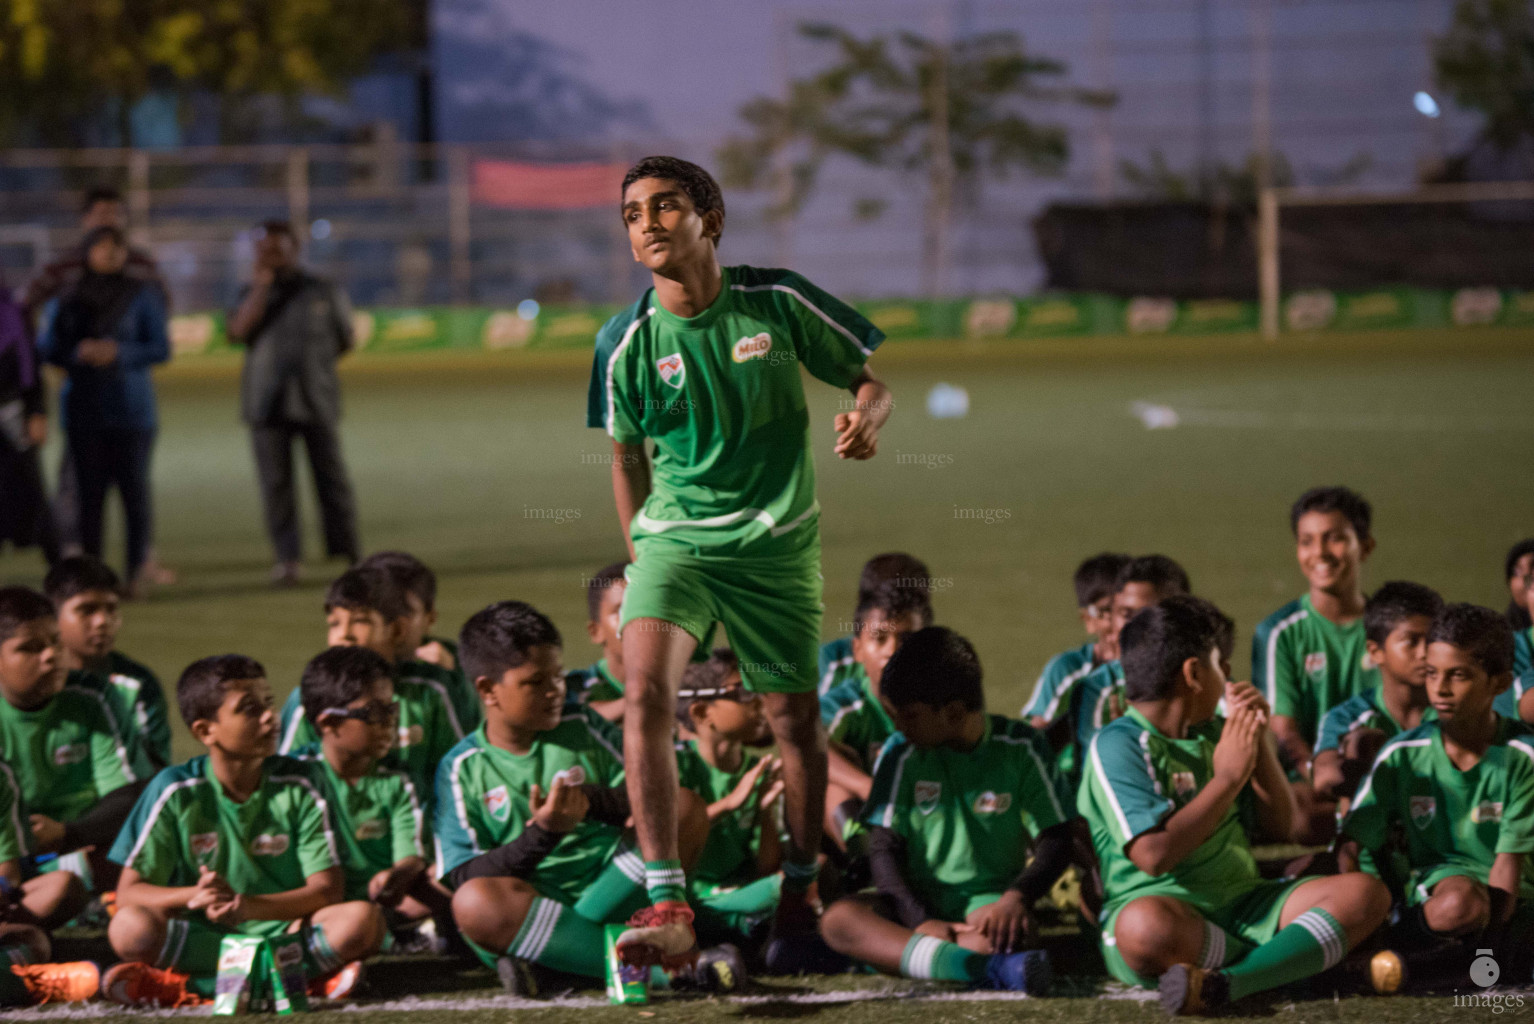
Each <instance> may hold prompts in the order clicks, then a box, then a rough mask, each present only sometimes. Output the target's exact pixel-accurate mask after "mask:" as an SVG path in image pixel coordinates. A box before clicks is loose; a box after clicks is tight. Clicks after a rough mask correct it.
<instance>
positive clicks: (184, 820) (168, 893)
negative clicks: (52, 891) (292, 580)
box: [101, 654, 384, 1006]
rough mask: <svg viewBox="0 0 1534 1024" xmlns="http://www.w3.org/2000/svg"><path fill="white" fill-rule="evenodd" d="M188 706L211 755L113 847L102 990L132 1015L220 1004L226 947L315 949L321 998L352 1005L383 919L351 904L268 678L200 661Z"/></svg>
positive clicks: (181, 771) (167, 774)
mask: <svg viewBox="0 0 1534 1024" xmlns="http://www.w3.org/2000/svg"><path fill="white" fill-rule="evenodd" d="M176 703H177V705H178V706H179V707H180V709H181V717H182V719H184V720H185V722H186V725H187V728H188V729H189V730H190V731H191V733H192V737H193V738H194V739H196V740H197V742H198V743H201V744H202V745H203V746H204V747H206V748H207V751H208V752H207V753H206V754H203V755H200V756H198V757H194V758H192V759H191V760H190V761H188V762H186V763H185V764H181V765H176V766H175V767H172V768H167V769H165V770H164V771H162V772H160V774H158V775H156V776H155V777H154V779H153V781H152V782H151V783H150V785H149V788H148V789H146V790H145V791H144V794H143V796H142V797H140V798H139V802H138V804H137V805H136V806H135V807H134V808H133V814H132V816H131V817H130V818H129V819H128V823H127V824H126V825H124V826H123V830H122V833H121V834H120V835H119V836H118V837H117V842H116V844H114V845H113V847H112V853H111V857H112V859H113V860H114V861H116V862H117V863H118V864H121V865H122V879H121V881H120V882H119V883H118V887H117V914H116V915H115V916H114V917H113V918H112V923H111V925H110V926H109V927H108V928H107V939H108V940H109V941H110V942H111V944H112V949H113V951H114V952H115V953H116V954H117V955H118V956H119V957H121V958H122V960H123V962H122V963H120V964H118V965H116V966H115V967H113V968H111V969H110V970H108V971H107V972H106V974H105V975H104V976H103V977H102V979H101V992H102V995H103V997H105V998H107V999H110V1000H112V1001H113V1002H116V1003H121V1004H122V1005H124V1006H144V1005H160V1006H182V1005H187V1004H192V1003H196V1002H199V1001H201V999H203V998H207V997H210V996H211V995H212V994H213V984H214V981H215V978H216V975H217V972H218V957H219V945H220V942H221V940H222V939H223V938H224V936H226V935H249V936H259V937H261V938H272V937H275V936H278V935H282V934H285V933H288V932H293V933H297V934H299V935H301V936H302V939H303V947H304V967H305V969H306V971H307V972H308V975H309V978H310V992H311V993H312V994H315V995H322V996H328V997H330V998H341V997H342V996H345V995H348V994H349V993H350V992H351V991H352V989H353V988H354V986H355V985H356V983H357V981H358V979H359V978H360V975H361V969H362V964H361V961H362V960H364V959H365V958H367V957H369V956H372V955H373V954H374V953H376V952H378V950H379V948H380V947H381V946H382V944H383V940H384V920H383V914H382V912H381V911H380V910H379V908H378V906H377V904H374V903H369V902H367V901H366V900H352V901H350V902H347V901H346V898H345V897H346V877H345V872H344V871H343V870H342V868H341V859H340V854H339V851H338V850H337V846H336V837H335V828H334V824H333V821H332V819H331V816H330V809H329V805H328V804H327V802H326V800H325V798H324V796H323V795H322V794H321V793H320V791H319V789H318V787H316V786H315V785H314V783H313V782H312V781H311V779H310V774H311V771H312V769H311V768H310V767H309V766H307V765H305V764H303V763H302V762H300V761H295V760H293V759H292V758H287V757H281V756H278V755H277V754H276V750H277V714H276V711H275V710H274V709H273V706H272V703H273V702H272V691H271V688H270V687H269V686H268V685H267V681H266V670H265V669H263V668H262V667H261V665H260V664H259V663H258V662H256V661H254V660H253V659H251V658H246V657H243V656H241V655H238V654H224V655H218V656H216V657H211V658H203V659H201V660H200V661H195V662H193V663H192V664H191V665H190V666H188V668H187V670H186V671H185V672H183V673H182V674H181V679H180V680H179V681H178V682H177V683H176Z"/></svg>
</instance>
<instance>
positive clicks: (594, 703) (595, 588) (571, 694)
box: [565, 562, 629, 732]
mask: <svg viewBox="0 0 1534 1024" xmlns="http://www.w3.org/2000/svg"><path fill="white" fill-rule="evenodd" d="M628 566H629V564H628V563H627V562H614V563H612V564H611V565H606V566H603V567H602V568H601V570H600V571H598V572H597V574H596V575H595V576H592V577H590V578H589V579H587V580H586V635H587V636H588V637H590V638H591V642H592V643H594V644H596V645H597V646H598V647H600V648H601V649H602V656H601V657H600V658H598V659H597V660H596V661H595V662H593V663H592V664H591V666H590V667H588V668H573V669H571V670H570V671H569V672H567V673H565V706H566V707H565V709H566V710H567V711H569V710H573V709H574V706H575V705H577V704H585V705H586V706H587V707H589V708H591V710H592V711H594V712H595V713H597V714H598V715H601V716H602V717H603V718H604V719H606V720H607V721H609V722H621V721H623V641H622V640H621V639H619V636H618V610H619V609H620V608H622V607H623V593H624V591H625V590H627V589H628V583H627V582H626V581H625V580H624V578H623V573H624V570H626V569H627V568H628ZM620 732H621V730H620Z"/></svg>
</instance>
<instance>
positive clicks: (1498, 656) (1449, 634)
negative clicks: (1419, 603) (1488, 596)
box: [1427, 603, 1513, 676]
mask: <svg viewBox="0 0 1534 1024" xmlns="http://www.w3.org/2000/svg"><path fill="white" fill-rule="evenodd" d="M1427 642H1428V643H1430V644H1440V643H1441V644H1449V645H1451V646H1453V647H1458V648H1459V649H1460V650H1462V651H1467V652H1469V654H1470V656H1471V657H1472V658H1474V659H1475V662H1476V664H1477V665H1480V666H1481V671H1483V672H1485V673H1486V674H1487V675H1489V676H1500V675H1505V674H1506V673H1508V672H1511V671H1512V670H1513V627H1512V626H1509V625H1508V624H1507V619H1505V618H1503V617H1502V616H1501V615H1498V614H1497V613H1496V612H1494V611H1492V610H1491V609H1490V608H1484V607H1482V606H1481V605H1478V604H1463V603H1462V604H1446V605H1444V607H1443V611H1441V612H1439V613H1438V617H1437V618H1436V619H1434V620H1433V628H1432V630H1430V631H1429V632H1428V635H1427Z"/></svg>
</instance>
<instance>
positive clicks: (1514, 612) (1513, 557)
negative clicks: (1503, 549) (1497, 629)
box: [1502, 537, 1534, 631]
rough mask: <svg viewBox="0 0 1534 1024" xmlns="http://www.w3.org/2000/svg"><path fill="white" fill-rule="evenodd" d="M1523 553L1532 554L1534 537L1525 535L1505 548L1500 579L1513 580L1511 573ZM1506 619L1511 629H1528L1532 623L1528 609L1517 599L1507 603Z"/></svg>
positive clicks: (1509, 581)
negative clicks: (1505, 557)
mask: <svg viewBox="0 0 1534 1024" xmlns="http://www.w3.org/2000/svg"><path fill="white" fill-rule="evenodd" d="M1525 555H1534V537H1526V538H1524V539H1523V540H1521V541H1519V542H1518V543H1517V544H1514V545H1513V546H1512V547H1510V548H1508V549H1507V562H1506V564H1505V565H1504V567H1503V570H1502V579H1503V580H1504V581H1506V582H1508V583H1511V582H1512V581H1513V574H1514V573H1515V572H1517V571H1518V563H1519V561H1521V560H1522V559H1523V557H1524V556H1525ZM1507 621H1508V625H1510V626H1512V627H1513V629H1514V630H1515V631H1516V630H1522V629H1528V628H1529V627H1530V626H1531V625H1534V619H1531V618H1530V616H1529V610H1528V609H1527V608H1525V607H1524V606H1523V605H1521V604H1519V603H1518V602H1517V601H1509V602H1508V603H1507Z"/></svg>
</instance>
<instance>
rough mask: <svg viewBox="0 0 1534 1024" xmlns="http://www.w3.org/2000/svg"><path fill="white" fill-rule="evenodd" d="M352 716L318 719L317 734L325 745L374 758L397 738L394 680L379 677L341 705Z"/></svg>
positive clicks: (381, 753)
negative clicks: (318, 733)
mask: <svg viewBox="0 0 1534 1024" xmlns="http://www.w3.org/2000/svg"><path fill="white" fill-rule="evenodd" d="M344 709H345V710H346V711H348V712H356V713H357V714H356V716H355V717H344V718H343V717H342V716H340V715H330V716H324V717H321V719H320V737H321V738H322V739H323V740H324V741H325V746H326V747H334V749H336V750H338V751H340V752H342V753H345V754H352V755H362V754H366V755H368V756H369V757H372V758H373V759H375V760H377V759H380V758H382V757H383V756H384V755H385V754H387V753H388V752H389V751H391V750H393V749H394V745H395V743H397V742H398V741H399V702H398V701H396V700H395V699H394V680H392V679H390V678H389V677H388V676H380V677H379V678H377V679H375V680H373V682H372V683H371V684H370V685H369V686H368V688H367V689H366V690H364V691H363V692H362V694H361V695H360V696H359V697H357V699H356V700H353V701H349V702H348V703H347V704H345V705H344Z"/></svg>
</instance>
